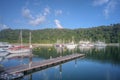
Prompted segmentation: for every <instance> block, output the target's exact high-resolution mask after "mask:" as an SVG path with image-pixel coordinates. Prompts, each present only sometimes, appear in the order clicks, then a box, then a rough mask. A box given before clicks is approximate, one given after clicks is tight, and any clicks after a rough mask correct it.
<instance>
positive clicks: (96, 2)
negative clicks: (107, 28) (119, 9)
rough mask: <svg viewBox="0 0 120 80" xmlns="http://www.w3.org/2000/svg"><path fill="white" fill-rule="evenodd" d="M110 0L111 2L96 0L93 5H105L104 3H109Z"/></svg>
mask: <svg viewBox="0 0 120 80" xmlns="http://www.w3.org/2000/svg"><path fill="white" fill-rule="evenodd" d="M108 2H109V0H94V2H93V5H94V6H100V5H103V4H105V3H108Z"/></svg>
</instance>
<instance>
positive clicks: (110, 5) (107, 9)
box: [104, 0, 117, 18]
mask: <svg viewBox="0 0 120 80" xmlns="http://www.w3.org/2000/svg"><path fill="white" fill-rule="evenodd" d="M116 4H117V2H116V1H115V0H111V1H110V2H109V3H108V4H107V6H106V7H105V9H104V16H105V17H106V18H108V17H109V14H110V13H111V12H113V11H114V9H115V7H116Z"/></svg>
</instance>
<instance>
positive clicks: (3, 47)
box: [0, 42, 12, 52]
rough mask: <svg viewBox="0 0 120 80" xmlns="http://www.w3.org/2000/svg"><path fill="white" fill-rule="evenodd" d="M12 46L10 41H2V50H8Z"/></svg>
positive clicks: (0, 47)
mask: <svg viewBox="0 0 120 80" xmlns="http://www.w3.org/2000/svg"><path fill="white" fill-rule="evenodd" d="M11 46H12V45H10V44H9V43H8V42H0V52H5V51H7V50H8V49H9V48H10V47H11Z"/></svg>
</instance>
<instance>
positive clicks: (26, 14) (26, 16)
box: [22, 8, 34, 19]
mask: <svg viewBox="0 0 120 80" xmlns="http://www.w3.org/2000/svg"><path fill="white" fill-rule="evenodd" d="M22 14H23V16H24V17H25V18H28V19H34V17H33V16H32V14H31V12H30V10H29V9H28V8H24V9H23V10H22Z"/></svg>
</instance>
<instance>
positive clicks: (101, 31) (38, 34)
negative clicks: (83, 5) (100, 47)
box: [0, 24, 120, 43]
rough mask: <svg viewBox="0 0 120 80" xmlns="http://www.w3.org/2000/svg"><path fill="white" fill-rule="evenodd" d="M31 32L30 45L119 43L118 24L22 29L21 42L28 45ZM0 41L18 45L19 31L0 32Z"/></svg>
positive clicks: (119, 26)
mask: <svg viewBox="0 0 120 80" xmlns="http://www.w3.org/2000/svg"><path fill="white" fill-rule="evenodd" d="M30 31H31V32H32V43H56V41H57V40H61V42H65V43H66V42H70V41H71V40H72V39H73V40H74V41H75V42H76V43H78V42H79V41H80V40H84V41H85V40H89V41H92V42H95V41H98V40H99V41H105V42H106V43H119V42H120V24H113V25H110V26H99V27H92V28H79V29H74V30H72V29H42V30H26V29H23V30H22V32H23V42H24V43H28V41H29V32H30ZM0 41H4V42H10V43H19V42H20V29H16V30H13V29H6V30H2V31H0Z"/></svg>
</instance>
